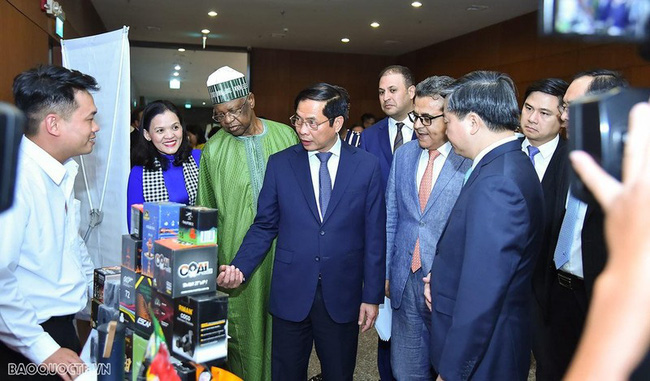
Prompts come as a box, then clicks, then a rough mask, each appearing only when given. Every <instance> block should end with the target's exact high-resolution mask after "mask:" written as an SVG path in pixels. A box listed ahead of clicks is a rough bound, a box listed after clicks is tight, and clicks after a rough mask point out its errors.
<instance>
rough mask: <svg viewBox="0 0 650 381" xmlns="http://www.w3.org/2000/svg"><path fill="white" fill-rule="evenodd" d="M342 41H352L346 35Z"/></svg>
mask: <svg viewBox="0 0 650 381" xmlns="http://www.w3.org/2000/svg"><path fill="white" fill-rule="evenodd" d="M341 42H345V43H348V42H350V39H349V38H347V37H344V38H342V39H341Z"/></svg>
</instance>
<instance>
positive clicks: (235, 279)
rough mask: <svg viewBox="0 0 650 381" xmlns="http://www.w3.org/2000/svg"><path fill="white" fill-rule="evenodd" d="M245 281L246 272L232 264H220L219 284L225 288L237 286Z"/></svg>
mask: <svg viewBox="0 0 650 381" xmlns="http://www.w3.org/2000/svg"><path fill="white" fill-rule="evenodd" d="M243 282H244V273H242V272H241V270H239V269H238V268H237V267H235V266H232V265H221V266H219V275H217V285H219V287H223V288H237V287H239V286H240V285H241V284H242V283H243Z"/></svg>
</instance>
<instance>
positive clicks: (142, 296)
mask: <svg viewBox="0 0 650 381" xmlns="http://www.w3.org/2000/svg"><path fill="white" fill-rule="evenodd" d="M153 295H154V288H153V282H152V280H151V278H149V277H148V276H144V275H139V276H138V279H137V280H136V281H135V325H134V326H133V330H134V331H136V333H138V334H140V335H141V336H144V337H149V336H151V334H152V333H153V323H152V320H151V314H150V311H151V310H152V304H151V302H152V299H153Z"/></svg>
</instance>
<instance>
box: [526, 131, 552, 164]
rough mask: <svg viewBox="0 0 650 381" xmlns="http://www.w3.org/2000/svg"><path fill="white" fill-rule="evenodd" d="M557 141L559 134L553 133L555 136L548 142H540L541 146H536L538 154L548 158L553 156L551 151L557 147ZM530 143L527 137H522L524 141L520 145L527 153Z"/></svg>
mask: <svg viewBox="0 0 650 381" xmlns="http://www.w3.org/2000/svg"><path fill="white" fill-rule="evenodd" d="M558 143H560V135H559V134H558V135H555V137H554V138H553V139H551V140H549V141H548V142H546V143H544V144H542V145H541V146H539V147H537V148H538V149H539V153H540V155H542V157H543V158H544V159H548V158H549V157H551V156H553V152H555V149H556V148H557V145H558ZM529 145H531V144H530V141H529V140H528V138H526V139H524V142H523V143H522V144H521V147H522V148H523V149H525V150H526V153H528V146H529Z"/></svg>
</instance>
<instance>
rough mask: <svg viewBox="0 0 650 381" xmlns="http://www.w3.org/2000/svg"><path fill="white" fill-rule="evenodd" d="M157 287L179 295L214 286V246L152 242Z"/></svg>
mask: <svg viewBox="0 0 650 381" xmlns="http://www.w3.org/2000/svg"><path fill="white" fill-rule="evenodd" d="M154 251H155V253H156V254H155V263H156V268H155V281H154V285H155V287H156V290H158V291H159V292H160V293H162V294H166V295H170V296H171V297H172V298H178V297H180V296H185V295H193V294H199V293H205V292H211V291H215V290H216V289H217V246H216V245H203V246H196V245H189V244H183V243H180V242H178V240H176V239H161V240H158V241H156V243H155V245H154Z"/></svg>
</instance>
